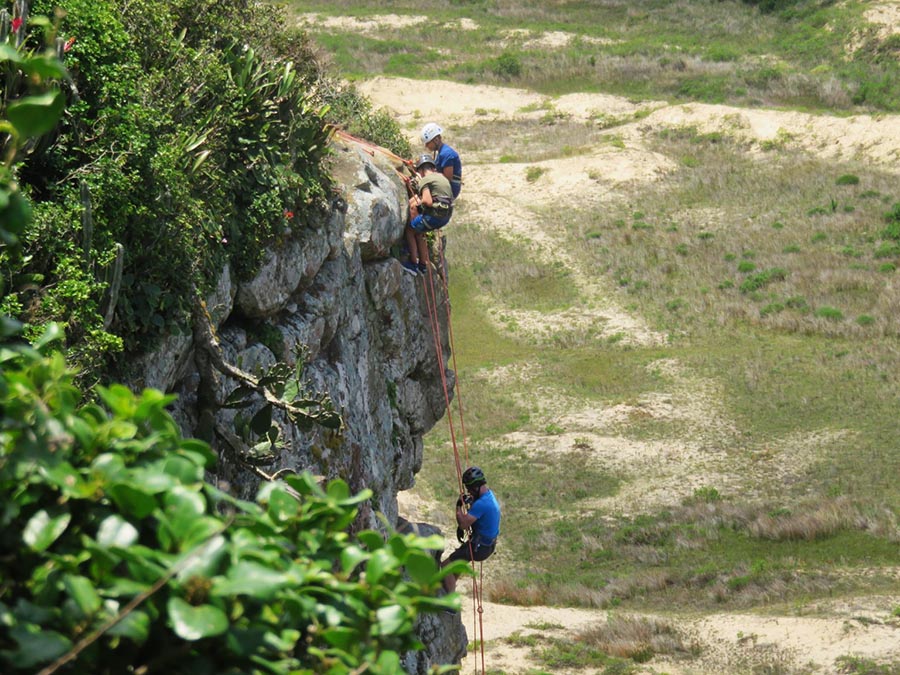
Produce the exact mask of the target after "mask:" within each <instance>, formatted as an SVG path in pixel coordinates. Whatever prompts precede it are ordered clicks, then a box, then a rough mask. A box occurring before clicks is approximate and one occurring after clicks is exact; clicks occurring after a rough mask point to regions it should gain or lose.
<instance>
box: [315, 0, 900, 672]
mask: <svg viewBox="0 0 900 675" xmlns="http://www.w3.org/2000/svg"><path fill="white" fill-rule="evenodd" d="M867 16H868V18H869V20H870V21H872V22H873V24H875V25H877V26H879V27H880V28H879V30H882V31H887V33H886V34H887V35H890V34H891V33H893V32H898V30H900V28H898V26H900V2H893V1H892V2H881V3H876V4H873V5H872V6H871V8H870V9H869V10H868V14H867ZM416 20H417V17H404V18H403V21H404V22H414V21H416ZM423 20H424V18H423ZM310 21H312V22H314V23H315V22H318V23H319V24H325V25H327V21H336V20H334V19H328V20H323V19H316V18H315V17H313V18H312V19H310ZM340 21H342V22H343V23H342V27H343V28H344V29H347V28H348V26H350V27H351V28H353V29H355V30H359V31H361V32H366V31H373V30H379V29H380V28H384V27H389V25H390V17H387V18H386V17H380V18H379V19H378V21H377V22H370V21H360V20H356V19H341V20H340ZM384 21H387V22H388V23H387V24H385V23H383V22H384ZM348 22H349V23H348ZM378 22H382V23H378ZM470 23H472V25H470V26H468V27H469V28H475V27H477V26H476V25H474V23H473V22H470ZM351 24H353V25H352V26H351ZM507 39H509V40H513V41H516V42H517V43H518V44H525V45H527V46H528V47H534V48H554V47H558V46H560V45H564V44H566V43H567V42H568V41H569V40H571V39H572V38H571V36H570V35H567V34H565V33H546V34H534V33H531V32H528V31H516V32H512V31H511V32H510V33H509V35H507ZM359 88H360V90H361V91H362V92H363V93H364V94H366V95H368V96H369V97H370V98H371V99H372V101H373V102H374V103H375V104H376V106H383V107H386V108H388V109H389V110H391V111H392V113H393V114H394V115H395V117H396V118H397V119H398V120H399V121H400V123H401V124H402V125H404V126H405V127H406V128H407V129H408V130H409V133H410V138H411V140H412V143H413V147H414V148H418V147H419V145H420V142H419V140H418V138H417V133H418V130H419V128H421V126H422V125H423V124H424V123H425V122H427V121H437V122H439V123H441V124H442V125H444V126H445V128H446V127H452V126H463V127H465V126H468V125H470V124H473V123H475V122H476V121H484V120H490V119H515V118H522V119H528V118H531V119H534V118H539V117H540V116H541V115H543V114H545V113H546V111H547V110H549V109H552V110H555V111H557V112H559V113H562V114H565V115H568V116H570V117H571V118H573V119H575V120H591V119H596V118H597V117H598V116H601V115H602V116H604V117H605V118H617V119H620V120H625V121H627V120H635V121H632V122H627V123H625V124H623V125H620V126H617V127H616V128H615V133H616V134H617V135H618V136H619V137H620V138H622V140H623V144H624V147H596V148H594V149H593V151H592V152H590V153H588V155H587V156H580V157H578V158H571V159H570V158H562V159H551V160H547V161H544V162H537V163H530V164H528V165H525V164H522V165H516V164H508V163H505V164H503V165H499V164H491V163H484V162H481V161H478V159H477V158H472V157H467V156H466V153H465V148H457V149H458V150H460V151H461V153H462V155H463V161H464V164H465V169H464V180H465V187H464V192H463V197H462V198H461V199H460V201H459V204H458V208H457V212H456V214H455V216H454V218H455V219H460V218H464V219H465V220H466V222H472V223H475V224H480V225H486V224H488V223H489V224H490V227H491V228H492V229H493V230H494V231H496V232H498V233H499V234H501V235H502V236H508V237H510V238H514V239H515V240H516V241H517V242H518V243H519V244H520V245H523V244H524V245H526V246H528V247H530V249H531V250H532V252H533V254H534V255H536V256H538V257H539V258H540V259H543V260H547V261H563V263H564V264H566V265H567V266H568V267H569V270H568V271H569V272H570V274H571V277H572V279H573V280H574V281H575V284H576V285H577V288H578V291H579V294H580V296H581V297H582V298H583V302H581V303H580V304H579V306H578V307H577V308H573V309H570V310H567V311H565V312H559V313H555V314H547V313H537V312H525V311H517V312H513V311H511V310H510V309H509V308H506V307H493V308H488V309H489V310H491V311H490V314H491V315H492V316H495V317H497V325H498V328H500V329H501V330H506V331H512V332H514V333H516V334H517V335H519V336H523V335H524V336H527V337H531V338H535V339H539V340H540V339H551V338H553V337H554V336H558V335H559V334H560V332H561V331H582V332H588V331H589V332H590V334H594V335H597V336H598V337H599V338H609V337H612V336H616V339H617V341H619V342H621V343H623V344H629V343H630V344H640V345H652V344H663V343H665V341H666V338H665V336H664V335H661V334H658V333H655V332H654V331H652V330H651V329H650V328H649V327H648V326H647V325H646V323H645V322H644V321H643V320H642V319H641V317H639V316H635V315H633V314H631V313H629V312H628V311H626V310H625V309H624V308H623V307H621V306H619V305H617V303H616V302H615V300H614V299H613V298H614V297H615V296H614V294H613V293H612V292H611V289H610V288H608V287H607V286H606V284H605V282H604V280H603V279H599V278H596V277H592V276H590V275H588V274H586V273H585V272H584V271H583V270H580V269H577V267H575V266H573V265H572V264H571V263H570V262H568V257H567V256H566V255H565V252H566V247H567V246H568V243H567V242H566V241H565V239H564V236H563V233H560V232H553V231H548V229H547V228H545V227H544V226H543V223H542V219H541V217H540V213H541V212H542V210H546V209H548V208H554V207H560V208H561V207H562V206H563V205H564V204H565V203H566V200H568V199H571V198H572V196H573V195H579V196H580V198H582V199H584V198H587V199H590V200H594V201H596V202H597V204H598V205H599V204H602V203H603V202H604V201H605V200H608V199H609V198H610V197H611V196H615V195H617V194H618V193H619V192H620V191H621V193H623V194H624V193H627V191H628V190H630V189H633V187H634V186H635V185H636V184H641V183H645V182H650V181H661V180H665V177H666V175H667V173H668V172H669V171H670V170H671V169H672V167H671V166H670V163H669V160H668V159H667V158H665V157H662V156H659V155H656V154H654V153H653V152H650V151H649V150H648V149H647V148H646V147H644V145H643V142H642V138H643V137H644V135H645V132H646V129H647V128H648V127H649V128H665V127H680V126H685V125H691V126H696V127H697V128H698V129H699V130H701V131H721V132H723V133H727V134H730V135H733V136H735V137H739V138H741V139H743V140H745V141H747V142H748V145H749V147H750V148H751V150H750V151H751V152H752V151H753V147H759V145H760V144H762V143H764V142H767V141H776V142H779V143H781V144H784V145H788V146H790V147H792V148H795V149H796V150H797V151H802V152H808V153H811V154H815V155H818V156H821V157H833V158H856V159H864V160H866V161H870V162H872V163H876V164H879V165H881V166H883V167H884V168H885V169H886V170H888V171H893V172H897V173H900V161H898V160H900V115H878V116H869V115H859V116H851V117H840V118H838V117H831V116H827V115H809V114H803V113H797V112H784V111H774V110H764V109H753V110H750V109H740V108H733V107H728V106H723V105H705V104H691V105H674V106H673V105H668V104H666V103H665V102H661V101H642V102H633V101H628V100H625V99H622V98H619V97H615V96H608V95H602V94H571V95H567V96H561V97H554V98H551V97H546V96H542V95H539V94H535V93H533V92H529V91H525V90H521V89H511V88H502V87H494V86H478V85H464V84H459V83H454V82H433V83H424V84H423V83H422V82H420V81H410V80H404V79H403V78H385V77H377V78H374V79H372V80H369V81H367V82H363V83H360V84H359ZM411 90H416V91H420V92H421V91H428V92H429V96H416V97H410V96H408V95H407V92H408V91H411ZM636 113H641V115H639V117H640V119H638V120H636V119H635V114H636ZM447 141H448V142H450V143H451V144H453V141H452V138H450V137H448V138H447ZM467 160H468V161H467ZM535 165H538V166H540V167H541V168H542V169H544V173H543V174H542V175H541V177H540V179H539V180H538V181H534V182H529V181H527V180H526V177H525V175H526V174H525V172H526V169H527V167H529V166H535ZM501 169H502V171H503V173H504V175H505V176H507V177H508V179H509V181H511V184H510V183H507V184H505V185H504V186H503V190H502V191H500V190H498V189H497V188H496V187H495V186H494V183H493V181H492V180H491V179H490V177H491V176H492V175H495V174H496V172H497V171H498V170H501ZM598 176H602V177H603V179H602V180H598V179H597V177H598ZM510 188H511V189H510ZM510 193H512V194H515V195H516V198H517V200H519V203H518V204H517V205H516V207H515V208H509V209H506V208H503V201H504V200H507V199H508V197H507V195H508V194H510ZM585 195H587V197H585ZM523 198H527V199H528V203H526V204H524V207H525V208H523V205H522V204H521V200H522V199H523ZM485 205H489V206H485ZM507 211H509V212H510V213H514V214H515V217H498V214H503V213H504V212H507ZM709 215H710V218H711V220H714V219H715V217H716V214H715V213H710V214H709ZM561 327H562V328H561ZM649 367H651V368H655V369H658V370H659V371H660V372H662V373H663V374H664V375H665V381H666V382H667V383H668V386H667V389H666V390H665V391H659V392H654V393H652V394H649V395H647V396H645V397H643V398H641V399H640V400H638V401H634V402H632V403H630V404H628V405H624V404H623V405H618V406H612V407H602V406H591V405H586V404H585V403H584V402H583V401H577V400H569V399H568V398H567V397H566V396H565V395H564V394H563V393H562V392H561V391H554V390H552V389H546V390H541V389H538V388H535V387H533V386H514V387H512V389H513V390H517V391H526V392H528V393H527V394H523V396H528V400H527V402H528V403H529V405H530V406H531V408H532V410H533V411H534V412H533V416H534V418H535V419H537V420H541V421H542V422H543V423H538V424H536V425H535V426H536V427H537V428H544V427H545V426H546V427H549V426H552V427H554V428H558V429H563V430H564V432H561V433H554V434H551V433H547V434H539V433H523V432H517V433H514V434H509V435H508V436H506V437H503V438H498V439H495V440H494V442H495V443H498V444H504V445H509V444H510V443H513V444H515V445H516V446H517V447H522V448H525V449H528V448H532V449H534V450H535V451H541V452H551V453H552V452H568V451H570V450H571V449H572V448H573V447H576V446H577V447H579V448H581V449H585V448H587V449H588V450H589V452H588V455H589V457H590V461H593V462H597V463H600V464H602V465H603V466H604V467H606V468H608V469H610V470H612V471H615V472H616V473H617V474H618V475H623V476H625V481H624V487H623V489H622V490H620V491H619V493H618V494H617V495H615V496H614V497H611V498H607V499H603V500H593V501H591V502H590V503H588V502H586V503H585V504H584V505H583V506H584V508H585V509H592V510H593V509H596V508H598V507H600V508H604V509H609V511H610V512H615V513H625V514H627V513H634V512H640V511H645V510H647V509H654V508H659V507H662V506H666V505H672V504H677V503H679V502H680V501H681V500H682V499H683V498H684V497H685V496H687V495H690V494H692V492H693V490H695V489H696V488H698V487H703V486H707V485H715V486H716V487H717V489H719V490H720V491H725V492H728V491H738V490H740V491H742V492H743V493H744V494H751V495H752V494H754V491H756V490H764V489H766V488H765V486H771V485H780V484H784V483H783V481H784V480H789V479H790V477H791V474H792V473H794V472H799V471H801V470H802V469H803V467H804V464H805V462H807V461H812V459H814V452H813V450H814V447H815V446H816V444H821V443H823V442H829V441H833V440H834V434H836V433H837V434H839V432H835V431H833V430H822V432H821V434H819V435H816V434H809V435H806V436H804V438H796V437H786V438H784V439H781V441H780V443H776V444H774V445H773V447H772V448H771V449H770V451H769V452H770V453H771V457H770V458H769V459H773V460H774V459H778V460H779V461H760V462H753V463H751V464H750V465H749V466H748V463H747V462H746V457H744V458H735V457H733V456H731V453H730V452H729V451H727V450H726V448H729V447H733V446H734V445H735V444H734V443H733V442H732V441H733V437H734V434H736V430H735V425H734V424H733V422H732V421H731V420H730V419H729V418H728V415H727V413H726V411H725V410H724V409H723V408H722V406H721V403H720V400H721V397H720V396H719V392H718V391H717V388H716V384H715V383H714V382H710V381H707V380H704V379H702V378H700V377H698V376H697V375H696V374H695V373H691V372H688V371H687V370H686V369H685V368H683V367H682V365H681V364H680V363H678V362H677V361H676V360H673V359H667V360H664V361H660V362H657V363H654V364H651V365H650V366H649ZM528 372H529V368H527V367H524V366H522V367H506V368H503V369H497V370H496V371H492V372H485V373H481V374H479V375H478V376H479V377H485V378H489V379H490V380H491V381H492V382H495V383H497V384H498V385H502V384H510V383H515V384H516V385H528V384H529V383H528V382H527V378H528V377H529V376H528ZM641 417H654V418H661V419H668V420H678V421H679V422H680V423H682V424H683V425H685V427H686V428H688V429H690V433H689V434H687V436H688V437H689V438H690V439H691V440H690V442H684V441H679V442H677V443H672V442H668V443H659V442H636V441H634V440H630V439H628V438H626V436H625V435H624V434H623V433H622V428H623V426H624V425H627V424H628V423H629V421H630V420H633V419H635V418H641ZM788 456H789V457H790V458H791V459H790V461H786V458H787V457H788ZM736 459H740V461H736ZM399 503H400V511H401V513H402V514H404V515H405V516H406V517H408V518H409V519H410V520H424V521H428V522H432V523H435V524H437V525H438V526H441V527H444V528H445V529H446V528H448V527H450V526H451V523H450V522H449V520H450V518H451V515H450V513H449V509H446V508H443V507H442V506H441V505H439V504H435V503H434V502H433V501H431V500H430V498H429V496H428V495H425V494H420V493H417V492H416V491H415V490H413V491H410V492H405V493H402V494H401V495H400V497H399ZM497 557H498V558H500V560H498V561H493V562H494V566H493V569H494V570H495V571H496V570H498V569H501V568H502V567H503V566H504V563H503V560H502V556H501V555H499V554H498V556H497ZM489 569H490V566H488V565H486V566H485V570H486V574H489ZM883 571H884V570H882V572H883ZM894 571H895V572H896V574H895V577H896V578H897V579H898V585H897V590H896V592H895V593H893V594H891V595H889V596H867V597H860V598H853V599H850V600H846V599H844V600H842V601H841V602H831V603H827V602H826V603H815V604H800V605H798V606H795V607H792V608H790V609H785V608H780V609H779V610H777V611H776V610H773V611H772V612H771V613H768V614H761V613H753V614H749V613H748V614H739V613H721V614H708V615H704V616H696V615H690V616H689V615H683V614H682V615H677V614H674V613H673V614H672V615H669V616H667V617H664V618H665V619H666V620H667V621H669V622H670V623H672V624H674V625H676V626H677V627H678V629H679V631H680V632H681V633H682V635H683V636H684V638H685V640H686V641H689V642H691V643H693V644H695V645H696V646H697V647H698V649H699V656H696V657H691V658H689V659H686V660H673V661H665V660H660V659H659V658H654V659H653V660H651V661H650V662H649V663H647V664H643V665H642V666H640V668H641V671H640V672H644V673H660V674H661V673H669V674H670V675H730V674H732V673H733V674H735V675H737V674H739V673H740V674H743V673H757V672H758V673H769V672H771V673H775V672H777V673H813V672H814V673H821V674H825V675H828V674H830V673H835V674H836V673H838V672H840V671H839V669H838V666H837V665H836V663H835V659H837V658H838V657H840V656H846V655H854V656H858V657H862V658H866V659H873V660H876V661H879V662H897V661H900V618H898V617H895V616H893V614H892V613H893V611H894V609H895V608H896V607H898V606H900V567H898V568H897V569H896V570H894ZM485 581H486V585H487V587H488V588H489V584H490V577H487V578H486V580H485ZM469 588H470V586H469V584H468V582H463V584H462V585H461V587H460V590H461V591H462V592H463V593H465V592H467V591H468V590H469ZM483 608H484V613H483V614H482V615H481V616H482V619H483V621H479V620H478V614H477V613H476V612H474V610H473V606H472V601H471V599H467V600H466V604H465V606H464V608H463V613H462V617H463V620H464V622H465V623H466V626H467V631H468V634H469V636H470V638H472V639H474V638H477V637H479V636H480V635H482V631H483V638H484V640H485V652H486V653H485V664H484V665H485V666H486V668H487V670H489V671H494V672H503V673H506V674H508V675H513V674H518V673H521V674H524V673H528V672H530V671H533V670H534V669H537V668H538V667H539V666H538V665H537V662H536V661H535V660H534V659H533V657H532V653H531V652H532V648H530V647H527V646H518V647H517V646H513V645H511V644H510V643H509V642H507V641H505V640H504V638H507V637H509V636H510V635H513V634H514V633H518V634H520V635H528V634H529V633H541V634H544V635H555V636H557V637H561V636H564V635H568V636H570V637H571V636H574V635H576V634H577V633H578V632H579V631H581V630H583V629H584V628H586V627H589V626H591V625H593V624H596V623H598V622H604V621H606V620H607V613H606V612H605V611H599V610H585V609H567V608H551V607H512V606H504V605H496V604H492V603H485V604H484V606H483ZM548 626H559V627H560V628H552V627H550V628H548ZM481 665H482V663H481V660H480V655H478V654H473V655H470V656H469V657H468V658H467V659H466V660H464V662H463V668H462V672H464V673H465V672H478V673H480V672H481ZM556 672H558V673H559V674H560V675H566V674H567V673H568V672H570V671H566V670H558V671H556ZM571 672H581V673H585V672H589V671H584V670H581V671H571Z"/></svg>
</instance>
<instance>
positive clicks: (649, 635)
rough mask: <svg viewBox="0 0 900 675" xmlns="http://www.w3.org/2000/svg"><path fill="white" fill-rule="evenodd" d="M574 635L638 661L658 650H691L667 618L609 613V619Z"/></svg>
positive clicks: (645, 658)
mask: <svg viewBox="0 0 900 675" xmlns="http://www.w3.org/2000/svg"><path fill="white" fill-rule="evenodd" d="M575 639H576V640H578V641H579V642H583V643H585V644H588V645H590V646H591V647H594V648H595V649H599V650H600V651H602V652H603V653H604V654H608V655H610V656H617V657H620V658H628V659H634V660H635V661H638V662H643V661H647V660H649V659H650V658H651V657H653V656H654V655H656V654H685V653H687V652H688V651H690V649H689V647H687V646H685V644H684V639H683V638H682V636H681V634H680V633H679V632H678V631H677V630H676V629H675V628H674V626H672V625H671V624H670V623H669V622H668V621H665V620H664V619H658V618H652V617H638V616H630V615H619V614H614V615H610V617H609V620H608V621H607V622H606V623H603V624H598V625H596V626H594V627H592V628H588V629H587V630H584V631H582V632H581V633H579V634H578V635H577V636H576V638H575Z"/></svg>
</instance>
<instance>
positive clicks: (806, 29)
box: [288, 0, 900, 175]
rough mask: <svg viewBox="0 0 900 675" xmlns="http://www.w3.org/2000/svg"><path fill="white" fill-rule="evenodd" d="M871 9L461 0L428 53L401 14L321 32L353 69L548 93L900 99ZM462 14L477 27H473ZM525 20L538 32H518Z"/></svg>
mask: <svg viewBox="0 0 900 675" xmlns="http://www.w3.org/2000/svg"><path fill="white" fill-rule="evenodd" d="M288 6H289V8H292V9H293V11H294V12H296V13H297V14H301V13H305V12H310V11H316V12H320V13H323V14H327V15H340V16H347V15H350V16H366V17H377V16H378V15H380V14H384V13H398V12H400V13H411V14H417V15H421V14H422V10H421V7H420V6H419V5H415V4H412V3H408V2H392V3H390V5H389V6H385V4H384V3H379V2H375V0H368V1H365V2H352V3H351V2H349V0H342V1H340V2H336V3H329V2H324V0H302V1H299V0H295V1H294V2H291V3H288ZM862 11H863V7H861V6H858V5H846V4H845V5H837V4H828V5H825V6H821V7H817V8H816V9H814V10H813V11H803V12H772V13H766V14H761V13H759V12H758V11H757V10H756V8H754V7H753V6H751V4H749V3H742V2H736V1H729V2H724V3H719V4H718V5H716V6H713V7H708V6H701V5H693V4H690V3H687V4H685V3H663V4H660V3H649V2H638V3H629V4H626V5H621V4H615V3H574V4H572V3H570V4H568V5H567V6H566V7H565V11H564V13H562V14H561V13H560V12H559V11H554V10H552V8H550V7H549V6H547V5H546V3H543V2H539V1H538V0H528V1H526V2H520V3H516V4H515V6H509V7H506V6H504V7H499V6H495V5H493V4H491V3H467V4H466V6H465V8H464V12H463V11H461V10H460V9H459V8H457V7H456V6H454V5H452V4H451V5H449V6H442V7H431V8H429V11H428V14H427V20H426V21H425V22H424V23H421V24H418V25H417V26H416V32H417V33H418V34H423V35H428V36H429V39H428V45H427V51H426V52H425V53H424V55H423V47H422V42H421V40H409V30H410V29H409V28H407V27H399V26H392V25H390V24H389V23H382V24H380V25H379V26H378V27H377V28H376V29H375V30H374V31H369V32H367V33H366V34H365V35H361V34H360V33H359V31H358V30H355V29H353V28H349V29H347V30H344V31H342V30H337V29H329V30H328V31H327V32H323V31H320V30H317V29H314V34H315V36H316V38H317V39H319V40H320V41H321V42H322V43H323V44H324V45H325V46H326V48H327V50H328V52H329V53H330V54H331V56H332V58H333V60H334V61H335V62H336V63H337V64H339V65H340V67H341V68H342V69H343V70H344V72H345V73H348V74H350V75H353V76H357V77H358V76H364V75H365V76H371V75H380V74H384V73H386V72H391V73H396V74H400V75H405V76H408V77H422V78H431V79H433V78H435V77H439V78H449V79H455V80H457V81H461V82H470V81H471V82H479V83H482V84H484V83H488V84H490V83H494V84H512V85H514V86H518V87H526V88H530V89H533V90H536V91H540V92H543V93H547V94H566V93H573V92H579V91H606V92H609V93H617V94H621V95H624V96H629V97H634V98H652V99H672V98H681V99H684V100H699V101H706V102H716V103H718V102H729V103H736V104H743V105H747V104H749V105H759V104H764V105H776V106H786V105H787V106H799V107H805V108H819V109H835V108H837V109H851V108H852V107H854V106H866V107H870V108H874V109H881V110H896V109H897V108H898V107H900V77H898V73H900V66H898V64H897V63H896V60H895V59H891V58H887V57H886V56H885V55H886V54H889V53H890V50H891V46H890V45H891V43H890V42H889V41H888V42H885V43H884V44H882V42H883V41H882V40H880V39H878V38H875V37H873V36H872V34H871V32H866V31H864V29H865V28H866V24H865V22H864V19H863V18H862ZM461 16H465V18H466V19H468V20H469V21H473V22H474V23H475V24H477V28H476V29H475V30H466V29H464V28H462V27H461V26H460V24H459V21H458V20H459V18H460V17H461ZM519 27H521V28H526V29H527V30H528V31H529V37H527V38H526V37H519V38H517V37H514V36H511V35H510V33H509V30H510V29H511V28H519ZM551 30H552V31H557V30H563V31H565V32H566V33H568V34H570V35H571V36H572V39H571V40H569V41H568V42H567V43H566V44H564V45H560V46H558V47H547V46H534V47H530V46H529V45H528V40H529V39H534V38H539V37H540V36H541V35H542V34H543V32H544V31H551ZM854 34H861V35H865V36H867V37H866V39H865V40H864V43H863V45H862V46H861V48H860V49H857V50H856V51H855V52H853V54H852V56H850V57H849V58H845V57H844V55H845V54H847V53H848V50H847V45H846V41H847V37H846V36H848V35H854ZM379 43H384V44H383V45H380V44H379ZM885 50H887V51H885ZM428 52H431V53H432V54H433V56H428ZM759 55H766V56H767V58H760V56H759ZM774 149H776V150H777V147H776V148H774ZM831 175H833V174H831Z"/></svg>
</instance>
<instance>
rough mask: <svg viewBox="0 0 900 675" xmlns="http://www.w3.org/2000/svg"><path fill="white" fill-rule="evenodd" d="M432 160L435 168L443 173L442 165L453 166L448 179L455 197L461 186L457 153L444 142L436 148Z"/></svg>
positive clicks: (460, 165) (460, 172)
mask: <svg viewBox="0 0 900 675" xmlns="http://www.w3.org/2000/svg"><path fill="white" fill-rule="evenodd" d="M434 161H435V162H436V163H437V170H438V171H439V172H440V173H444V167H446V166H452V167H453V178H452V179H450V188H451V189H452V190H453V198H454V199H456V198H457V197H458V196H459V191H460V189H461V188H462V161H461V160H460V159H459V153H458V152H456V150H454V149H453V148H451V147H450V146H449V145H447V144H446V143H444V144H443V145H442V146H441V149H440V150H438V154H437V157H435V159H434Z"/></svg>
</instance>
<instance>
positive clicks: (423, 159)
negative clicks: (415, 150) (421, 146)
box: [416, 155, 435, 171]
mask: <svg viewBox="0 0 900 675" xmlns="http://www.w3.org/2000/svg"><path fill="white" fill-rule="evenodd" d="M426 164H428V165H429V166H431V168H432V169H433V168H434V167H435V163H434V160H433V159H432V158H431V155H420V156H419V159H417V160H416V171H418V170H419V169H421V168H422V167H423V166H425V165H426Z"/></svg>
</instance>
